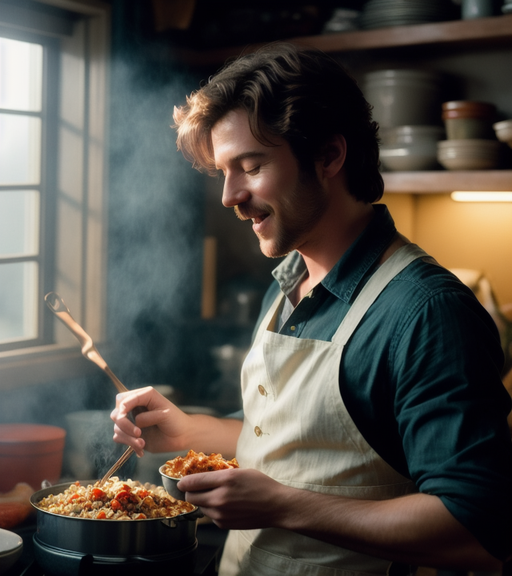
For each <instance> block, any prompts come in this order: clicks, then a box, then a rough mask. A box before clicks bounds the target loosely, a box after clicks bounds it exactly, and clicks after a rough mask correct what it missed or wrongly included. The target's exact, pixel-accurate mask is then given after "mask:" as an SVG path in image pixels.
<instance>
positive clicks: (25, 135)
mask: <svg viewBox="0 0 512 576" xmlns="http://www.w3.org/2000/svg"><path fill="white" fill-rule="evenodd" d="M49 53H51V50H50V47H49V46H44V45H42V44H40V43H35V42H27V41H22V40H16V39H13V38H6V37H1V36H0V349H8V348H11V349H12V348H16V347H20V346H29V345H34V344H35V343H36V342H39V343H40V342H42V341H43V330H44V327H43V323H42V322H41V321H40V320H39V316H40V315H39V302H38V300H39V296H40V293H41V291H42V290H43V285H44V282H43V272H46V273H47V274H48V273H50V272H51V271H50V270H49V265H48V264H47V263H46V262H45V260H44V258H43V254H42V252H41V248H42V246H45V245H47V244H48V243H47V242H45V241H44V238H43V239H42V238H40V234H41V233H46V234H48V231H49V229H50V228H51V226H50V225H48V226H46V227H45V226H42V222H41V219H42V215H43V213H44V210H43V209H42V208H43V206H42V200H44V199H45V198H46V197H47V196H48V190H47V189H48V188H49V186H44V181H43V174H44V178H45V180H47V181H48V182H49V181H51V180H52V174H51V170H49V169H48V168H49V166H50V162H51V160H50V158H49V156H48V155H45V156H43V148H44V146H43V143H44V140H46V141H48V138H47V137H46V138H44V136H45V135H46V136H47V135H48V134H49V133H50V130H49V129H48V127H47V124H48V122H51V121H52V118H53V114H52V110H51V109H52V107H54V105H55V98H53V99H52V98H44V105H43V85H45V86H48V84H49V80H50V77H51V72H52V68H54V66H52V62H51V58H50V54H49ZM43 61H45V66H44V67H43ZM43 68H44V71H43ZM43 77H44V82H43ZM50 92H51V91H50ZM46 93H47V90H45V94H46ZM48 144H49V142H48ZM45 163H46V165H45V166H43V165H44V164H45ZM43 168H45V169H44V170H43Z"/></svg>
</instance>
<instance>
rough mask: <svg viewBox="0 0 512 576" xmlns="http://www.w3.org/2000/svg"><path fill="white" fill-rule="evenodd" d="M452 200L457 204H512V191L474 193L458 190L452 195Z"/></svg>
mask: <svg viewBox="0 0 512 576" xmlns="http://www.w3.org/2000/svg"><path fill="white" fill-rule="evenodd" d="M451 198H452V200H455V201H456V202H512V191H510V192H509V191H506V192H505V191H499V192H492V191H486V192H474V191H464V190H456V191H454V192H452V193H451Z"/></svg>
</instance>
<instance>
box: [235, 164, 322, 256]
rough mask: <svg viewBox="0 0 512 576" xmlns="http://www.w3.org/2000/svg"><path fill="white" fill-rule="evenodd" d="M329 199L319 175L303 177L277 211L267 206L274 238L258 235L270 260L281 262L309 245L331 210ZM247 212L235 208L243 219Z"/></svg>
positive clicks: (261, 246)
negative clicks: (316, 226)
mask: <svg viewBox="0 0 512 576" xmlns="http://www.w3.org/2000/svg"><path fill="white" fill-rule="evenodd" d="M327 206H328V203H327V197H326V194H325V192H324V190H323V189H322V187H321V186H320V184H319V182H318V180H317V179H316V175H314V176H312V175H310V174H307V173H304V172H303V173H301V174H300V176H299V179H298V184H297V186H296V188H295V190H294V191H293V193H292V194H290V196H289V197H285V198H283V199H282V200H281V201H280V202H279V203H278V204H277V206H276V209H273V208H272V207H271V206H265V207H264V211H265V212H268V214H269V217H271V218H273V219H274V222H273V223H272V228H273V230H274V233H273V236H272V237H265V236H264V235H263V234H260V233H257V232H255V234H256V236H257V238H258V240H259V244H260V250H261V252H262V253H263V254H264V255H265V256H266V257H267V258H281V257H283V256H286V255H287V254H289V253H290V252H293V250H297V249H299V248H300V247H301V246H302V245H303V244H304V243H305V242H306V241H307V237H308V234H309V232H310V231H311V230H312V228H313V227H314V226H315V225H316V224H317V223H318V222H319V220H320V218H321V217H322V216H323V215H324V214H325V211H326V210H327ZM243 211H244V209H243V208H239V207H237V206H235V213H236V214H237V216H238V217H239V218H241V219H245V218H243V216H242V214H243Z"/></svg>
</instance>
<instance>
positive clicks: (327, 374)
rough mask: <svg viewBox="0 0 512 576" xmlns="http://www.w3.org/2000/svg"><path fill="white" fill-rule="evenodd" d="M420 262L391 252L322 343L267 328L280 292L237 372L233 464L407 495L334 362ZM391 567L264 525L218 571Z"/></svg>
mask: <svg viewBox="0 0 512 576" xmlns="http://www.w3.org/2000/svg"><path fill="white" fill-rule="evenodd" d="M424 256H426V254H425V252H423V251H422V250H421V249H420V248H418V247H417V246H416V245H414V244H407V245H406V246H403V247H402V248H399V249H398V250H397V251H396V252H395V253H394V254H393V255H392V256H391V257H390V258H389V259H388V260H386V261H385V262H384V263H383V264H382V265H381V266H380V267H379V268H378V270H377V271H376V272H375V273H374V274H373V276H372V277H371V278H370V279H369V281H368V282H367V283H366V285H365V286H364V288H363V289H362V290H361V292H360V294H359V295H358V297H357V298H356V300H355V301H354V303H353V304H352V306H351V307H350V310H349V312H348V314H347V315H346V317H345V318H344V320H343V322H342V323H341V324H340V326H339V328H338V330H337V331H336V334H335V335H334V336H333V339H332V341H330V342H326V341H322V340H308V339H301V338H293V337H290V336H284V335H282V334H278V333H276V332H274V331H273V330H274V326H276V320H277V317H278V313H279V310H280V304H281V302H282V300H283V298H284V295H283V294H280V295H279V297H278V298H277V299H276V301H275V302H274V303H273V305H272V306H271V308H270V310H269V311H268V313H267V315H266V316H265V318H264V320H263V322H262V323H261V326H260V328H259V330H258V332H257V334H256V337H255V340H254V344H253V347H252V348H251V350H250V352H249V354H248V355H247V358H246V361H245V363H244V366H243V369H242V395H243V406H244V424H243V427H242V432H241V435H240V439H239V442H238V447H237V458H238V460H239V463H240V466H241V467H243V468H256V469H258V470H260V471H261V472H264V473H265V474H267V475H268V476H270V477H272V478H274V479H275V480H277V481H278V482H281V483H282V484H285V485H288V486H293V487H296V488H301V489H304V490H312V491H314V492H321V493H323V494H338V495H340V496H347V497H350V498H359V499H370V500H382V499H388V498H396V497H398V496H402V495H404V494H407V493H411V492H414V491H415V487H414V485H413V483H412V482H411V481H410V480H409V479H407V478H405V477H403V476H401V475H400V474H399V473H398V472H396V471H395V470H394V469H393V468H391V467H390V466H389V465H388V464H387V463H386V462H385V461H384V460H383V459H382V458H380V457H379V456H378V454H377V453H376V452H375V451H374V450H373V449H372V448H371V447H370V446H369V444H368V443H367V442H366V441H365V440H364V438H363V436H362V435H361V434H360V432H359V431H358V429H357V428H356V426H355V424H354V422H353V420H352V418H351V417H350V416H349V414H348V412H347V410H346V408H345V405H344V403H343V399H342V398H341V395H340V388H339V366H340V360H341V355H342V353H343V347H344V345H345V344H346V342H347V341H348V339H349V338H350V336H351V335H352V333H353V332H354V330H355V329H356V327H357V325H358V324H359V322H360V320H361V319H362V318H363V316H364V314H365V313H366V311H367V310H368V308H369V307H370V306H371V304H372V303H373V302H374V300H375V299H376V298H377V297H378V295H379V294H380V292H381V291H382V290H383V289H384V288H385V286H386V285H387V284H388V282H389V281H390V280H391V279H392V278H393V277H394V276H395V275H396V274H398V272H400V271H401V270H402V269H403V268H405V267H406V266H407V265H408V264H409V263H410V262H412V261H413V260H415V259H416V258H419V257H424ZM362 361H364V359H362ZM305 497H306V498H307V493H305ZM389 565H390V563H389V561H386V560H381V559H378V558H374V557H371V556H367V555H363V554H360V553H356V552H352V551H351V550H346V549H344V548H340V547H338V546H334V545H332V544H327V543H324V542H321V541H320V540H316V539H313V538H309V537H306V536H302V535H300V534H296V533H294V532H290V531H286V530H279V529H274V528H267V529H263V530H246V531H244V530H240V531H231V533H230V535H229V537H228V540H227V542H226V547H225V550H224V554H223V558H222V561H221V566H220V572H219V574H220V576H234V575H239V576H274V575H276V576H277V575H283V574H287V575H290V576H299V575H300V576H302V575H304V576H306V575H307V576H359V575H365V574H385V573H386V571H387V569H388V567H389Z"/></svg>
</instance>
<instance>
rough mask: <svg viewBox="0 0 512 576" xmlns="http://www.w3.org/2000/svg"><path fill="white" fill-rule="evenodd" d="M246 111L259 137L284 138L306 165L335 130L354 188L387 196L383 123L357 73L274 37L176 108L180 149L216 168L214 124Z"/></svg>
mask: <svg viewBox="0 0 512 576" xmlns="http://www.w3.org/2000/svg"><path fill="white" fill-rule="evenodd" d="M234 109H242V110H245V111H246V112H247V115H248V118H249V125H250V128H251V131H252V133H253V135H254V137H255V138H256V139H257V140H259V141H260V142H262V143H263V144H267V145H269V146H271V145H272V142H271V141H269V138H268V136H266V134H267V135H268V134H270V135H276V136H279V137H282V138H284V139H285V140H286V141H287V142H288V143H289V145H290V147H291V150H292V152H293V153H294V155H295V156H296V158H297V159H298V161H299V163H300V165H301V168H302V169H303V170H306V171H311V170H313V165H314V162H315V160H316V159H318V158H319V157H321V154H322V149H323V147H324V146H325V144H326V143H327V142H328V141H329V140H330V139H331V138H332V136H333V135H335V134H341V135H342V136H344V138H345V140H346V142H347V156H346V160H345V165H344V167H345V171H346V174H347V182H348V187H349V191H350V193H351V194H352V195H353V196H354V197H356V198H357V199H358V200H360V201H363V202H376V201H377V200H379V199H380V198H381V197H382V194H383V191H384V184H383V180H382V176H381V174H380V172H379V139H378V136H377V133H378V125H377V123H376V122H373V121H372V116H371V106H370V105H369V104H368V102H367V101H366V100H365V98H364V96H363V94H362V92H361V90H360V89H359V87H358V86H357V84H356V82H355V81H354V79H353V78H352V77H351V76H350V75H349V74H348V73H347V72H346V71H345V70H344V69H343V67H342V66H340V64H339V63H338V62H337V61H336V60H334V59H333V58H332V57H330V56H328V55H327V54H325V53H323V52H321V51H319V50H312V49H301V48H298V47H296V46H294V45H291V44H286V43H275V44H271V45H268V46H265V47H263V48H261V49H259V50H257V51H256V52H253V53H250V54H245V55H243V56H240V57H239V58H237V59H236V60H234V61H233V62H231V63H229V64H227V65H226V66H225V67H224V68H222V69H221V70H220V71H219V72H218V73H217V74H215V75H214V76H212V77H211V78H209V80H208V81H207V82H206V83H205V84H204V85H203V86H202V87H201V88H200V89H199V90H197V91H195V92H192V94H191V95H190V96H189V97H187V100H186V104H185V105H183V106H181V107H179V108H175V109H174V121H175V125H174V126H173V127H174V128H176V129H177V134H178V137H177V145H178V149H179V150H181V151H182V152H183V155H184V156H185V158H187V159H188V160H190V161H191V162H192V163H193V166H194V167H195V168H197V169H198V170H200V171H205V172H207V173H209V174H212V175H213V174H216V173H217V170H216V169H215V161H214V154H213V147H212V143H211V130H212V128H213V126H214V125H215V124H216V122H218V121H219V120H220V119H221V118H223V117H224V116H225V115H226V114H227V113H228V112H230V111H231V110H234Z"/></svg>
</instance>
